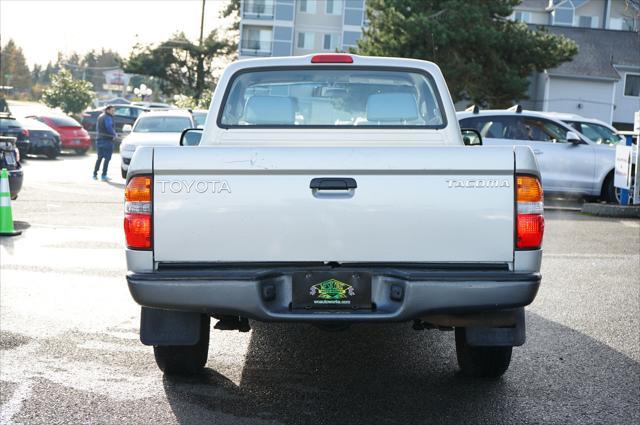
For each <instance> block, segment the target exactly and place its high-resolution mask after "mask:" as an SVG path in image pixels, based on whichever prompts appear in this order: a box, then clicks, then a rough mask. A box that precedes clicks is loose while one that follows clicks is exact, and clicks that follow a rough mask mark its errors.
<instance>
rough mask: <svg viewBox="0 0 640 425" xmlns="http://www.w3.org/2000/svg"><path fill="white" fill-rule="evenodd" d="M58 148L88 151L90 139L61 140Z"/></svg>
mask: <svg viewBox="0 0 640 425" xmlns="http://www.w3.org/2000/svg"><path fill="white" fill-rule="evenodd" d="M60 146H61V147H62V148H65V149H89V148H90V147H91V139H90V138H77V139H74V138H73V137H71V138H67V139H62V140H61V143H60Z"/></svg>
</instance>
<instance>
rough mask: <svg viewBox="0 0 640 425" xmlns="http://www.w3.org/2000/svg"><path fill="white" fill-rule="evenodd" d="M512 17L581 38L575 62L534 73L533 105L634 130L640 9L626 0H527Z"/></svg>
mask: <svg viewBox="0 0 640 425" xmlns="http://www.w3.org/2000/svg"><path fill="white" fill-rule="evenodd" d="M511 18H512V19H514V20H516V21H520V22H525V23H527V24H528V25H529V26H530V27H531V28H532V29H535V28H539V27H545V28H546V29H547V30H548V31H549V32H551V33H553V34H558V35H564V36H565V37H568V38H570V39H572V40H573V41H575V42H576V44H577V45H578V54H577V55H576V56H575V57H574V58H573V60H572V61H571V62H567V63H563V64H561V65H560V66H558V67H557V68H553V69H548V70H546V71H545V72H542V73H536V74H534V75H533V76H531V85H530V87H529V89H530V90H529V99H528V100H526V101H523V102H521V104H522V105H523V106H524V107H526V108H529V109H534V110H540V111H552V112H569V113H575V114H579V115H583V116H586V117H592V118H598V119H600V120H602V121H605V122H608V123H611V124H613V125H615V126H616V127H618V128H620V129H624V130H627V129H631V128H632V126H633V115H634V112H635V111H638V110H640V34H639V33H638V29H639V28H640V10H638V8H637V6H635V7H634V5H633V3H632V2H628V1H626V0H524V1H523V2H522V3H521V4H520V5H518V6H516V7H515V8H514V13H513V15H512V16H511Z"/></svg>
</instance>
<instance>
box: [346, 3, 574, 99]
mask: <svg viewBox="0 0 640 425" xmlns="http://www.w3.org/2000/svg"><path fill="white" fill-rule="evenodd" d="M519 3H520V0H474V1H468V0H367V7H368V13H369V19H370V25H369V27H368V28H366V29H365V31H364V35H363V38H362V39H361V40H360V41H359V42H358V48H357V52H358V53H360V54H363V55H372V56H396V57H405V58H416V59H425V60H430V61H433V62H435V63H436V64H438V65H439V66H440V68H441V69H442V72H443V73H444V76H445V78H446V80H447V84H448V86H449V90H450V91H451V95H452V97H453V98H454V100H455V101H458V100H465V99H466V100H471V101H473V102H474V103H479V104H482V105H486V104H490V105H492V106H494V107H501V106H505V105H509V104H511V102H513V100H518V99H523V98H526V93H527V89H528V84H529V82H528V79H527V77H528V76H529V75H530V74H531V73H532V72H533V71H543V70H545V69H549V68H553V67H556V66H558V65H559V64H561V63H562V62H565V61H568V60H571V58H572V57H573V56H574V55H575V54H576V53H577V52H578V49H577V46H576V44H575V43H574V42H573V41H571V40H569V39H567V38H565V37H562V36H555V35H552V34H549V33H548V32H547V31H544V30H531V29H529V27H528V26H527V25H526V24H523V23H519V22H514V21H512V20H510V19H508V17H509V15H511V14H512V13H513V7H514V6H516V5H517V4H519Z"/></svg>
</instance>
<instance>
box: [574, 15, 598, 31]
mask: <svg viewBox="0 0 640 425" xmlns="http://www.w3.org/2000/svg"><path fill="white" fill-rule="evenodd" d="M577 18H578V26H579V27H582V28H597V27H598V17H597V16H578V17H577Z"/></svg>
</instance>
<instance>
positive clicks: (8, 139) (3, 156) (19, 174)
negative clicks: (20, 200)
mask: <svg viewBox="0 0 640 425" xmlns="http://www.w3.org/2000/svg"><path fill="white" fill-rule="evenodd" d="M3 168H6V169H7V172H8V173H9V192H10V196H11V199H16V198H17V197H18V193H20V189H22V180H23V178H24V173H23V171H22V164H20V151H19V150H18V148H17V147H16V138H15V137H13V136H0V170H1V169H3Z"/></svg>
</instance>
